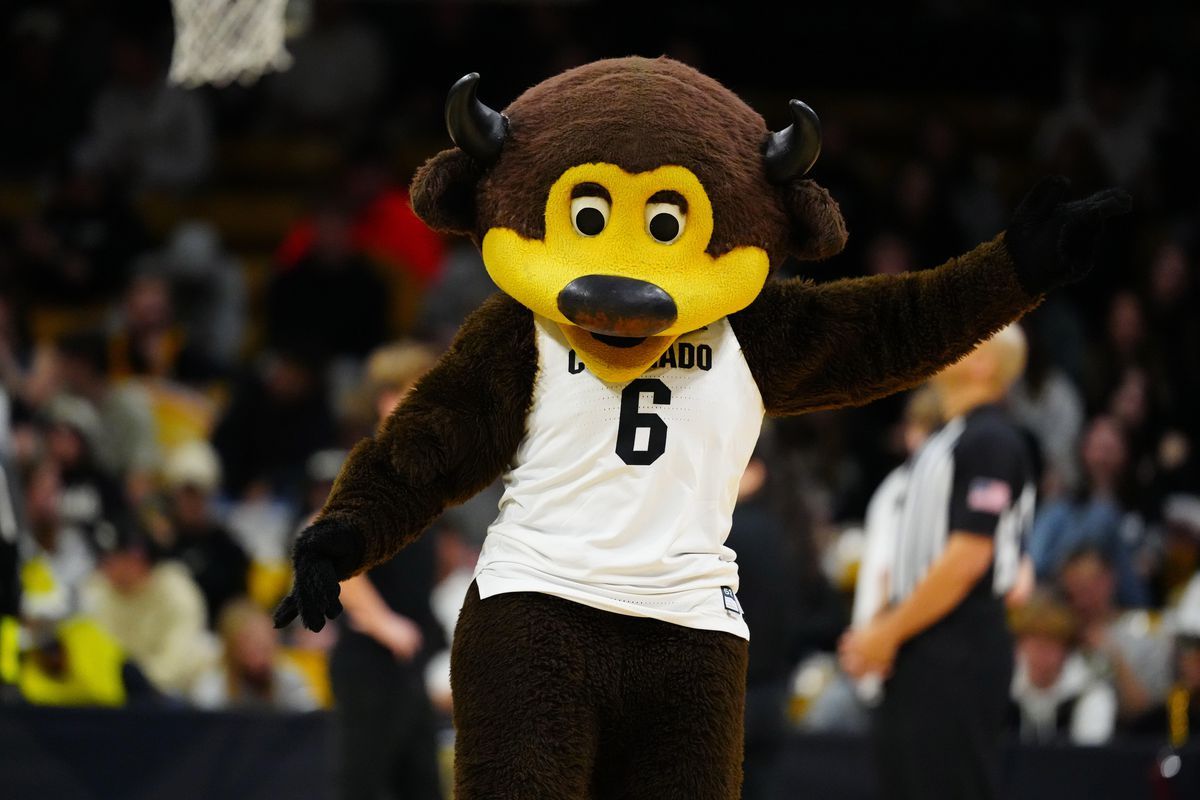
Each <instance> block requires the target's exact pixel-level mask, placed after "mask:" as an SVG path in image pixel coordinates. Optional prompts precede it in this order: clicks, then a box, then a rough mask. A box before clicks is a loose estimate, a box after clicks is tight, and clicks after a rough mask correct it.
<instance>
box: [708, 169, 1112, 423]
mask: <svg viewBox="0 0 1200 800" xmlns="http://www.w3.org/2000/svg"><path fill="white" fill-rule="evenodd" d="M1069 189H1070V184H1069V183H1068V181H1067V180H1066V179H1065V178H1057V177H1051V178H1046V179H1044V180H1042V181H1041V182H1040V183H1038V185H1037V186H1035V187H1034V188H1033V189H1032V190H1031V191H1030V192H1029V194H1027V195H1026V196H1025V198H1024V199H1023V200H1022V201H1021V203H1020V205H1018V207H1017V210H1016V212H1015V213H1014V214H1013V219H1012V222H1011V223H1010V224H1009V226H1008V230H1007V231H1005V232H1004V233H1003V234H1001V235H999V236H997V237H996V238H995V239H993V240H992V241H990V242H986V243H984V244H982V245H980V246H979V247H976V248H975V249H974V250H972V251H971V252H969V253H967V254H965V255H962V256H959V257H957V258H952V259H950V260H949V261H948V262H946V263H945V264H943V265H942V266H940V267H937V268H936V269H931V270H924V271H921V272H911V273H907V274H904V275H894V276H883V275H880V276H874V277H869V278H857V279H852V280H843V281H834V282H831V283H827V284H824V285H814V284H812V283H809V282H806V281H798V280H790V281H778V282H775V283H769V284H767V286H766V287H764V289H763V291H762V293H761V294H760V295H759V296H758V298H756V299H755V301H754V302H753V303H751V304H750V305H749V306H748V307H747V308H746V309H744V310H742V311H740V312H738V313H737V314H734V315H733V316H732V317H730V321H731V322H732V324H733V326H734V331H735V332H736V333H737V336H738V341H739V342H740V343H741V345H742V350H743V352H744V353H745V356H746V361H747V362H748V363H749V365H750V371H751V372H752V373H753V375H754V378H755V380H756V381H757V382H758V385H759V389H760V390H761V392H762V396H763V404H764V405H765V406H766V409H767V413H769V414H776V415H783V414H802V413H804V412H806V411H816V410H818V409H823V408H837V407H839V406H855V405H862V404H863V403H868V402H870V401H872V400H875V399H878V398H880V397H884V396H886V395H888V394H891V393H893V392H897V391H900V390H902V389H907V388H909V387H911V386H914V385H916V384H918V383H920V382H921V381H923V380H925V379H926V378H928V377H929V376H931V375H933V374H934V373H936V372H937V371H939V370H940V369H941V368H942V367H944V366H946V365H947V364H950V363H953V362H954V361H956V360H958V359H959V358H962V357H963V356H964V355H966V354H967V353H969V352H970V351H971V350H972V349H973V348H974V347H975V345H976V344H977V343H979V342H980V341H982V340H983V339H986V338H987V337H988V336H990V335H992V334H993V333H995V332H996V331H997V330H999V329H1000V328H1002V327H1004V326H1005V325H1007V324H1008V323H1010V322H1012V321H1013V320H1015V319H1018V318H1020V317H1021V316H1022V315H1023V314H1025V312H1027V311H1029V310H1030V309H1032V308H1033V307H1034V306H1036V305H1037V304H1038V303H1039V302H1041V298H1042V297H1043V296H1044V295H1045V293H1046V292H1047V291H1050V290H1051V289H1054V288H1055V287H1057V286H1062V285H1064V284H1067V283H1071V282H1074V281H1077V280H1080V279H1081V278H1083V277H1084V275H1086V274H1087V272H1088V270H1089V269H1090V268H1091V266H1092V262H1093V261H1094V258H1095V251H1096V244H1097V241H1098V237H1099V235H1100V232H1101V229H1102V227H1103V224H1104V222H1105V220H1107V219H1108V218H1110V217H1113V216H1117V215H1120V214H1124V213H1126V212H1128V211H1129V208H1130V204H1131V200H1130V197H1129V195H1128V194H1127V193H1126V192H1124V191H1123V190H1121V189H1109V190H1106V191H1102V192H1097V193H1095V194H1093V195H1091V196H1090V197H1086V198H1083V199H1081V200H1075V201H1068V200H1067V192H1068V190H1069Z"/></svg>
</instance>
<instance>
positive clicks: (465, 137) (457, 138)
mask: <svg viewBox="0 0 1200 800" xmlns="http://www.w3.org/2000/svg"><path fill="white" fill-rule="evenodd" d="M478 85H479V73H478V72H472V73H471V74H470V75H464V76H462V77H461V78H459V79H458V82H456V83H455V84H454V85H453V86H451V87H450V94H448V95H447V96H446V129H447V130H449V131H450V138H451V139H453V140H454V143H455V144H456V145H458V146H459V147H460V148H462V149H463V151H464V152H466V154H467V155H469V156H470V157H471V158H473V159H475V160H476V161H478V162H480V163H482V164H490V163H491V162H493V161H495V160H496V157H497V156H499V155H500V148H501V147H503V146H504V140H505V139H506V138H507V137H508V117H506V116H504V115H503V114H501V113H500V112H499V111H496V110H495V109H492V108H488V107H487V106H485V105H484V104H483V103H481V102H479V98H477V97H476V96H475V90H476V87H477V86H478Z"/></svg>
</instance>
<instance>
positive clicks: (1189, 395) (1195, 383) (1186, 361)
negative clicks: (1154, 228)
mask: <svg viewBox="0 0 1200 800" xmlns="http://www.w3.org/2000/svg"><path fill="white" fill-rule="evenodd" d="M1194 270H1195V266H1194V259H1193V257H1192V255H1191V254H1190V253H1189V252H1188V251H1187V249H1185V248H1184V246H1183V244H1182V243H1180V242H1177V241H1167V242H1164V243H1163V244H1161V245H1160V246H1159V247H1158V249H1157V250H1156V251H1155V253H1154V256H1153V258H1152V259H1151V262H1150V275H1149V279H1148V284H1149V285H1148V288H1147V292H1146V323H1147V328H1148V329H1149V334H1150V338H1151V341H1152V342H1153V347H1154V349H1155V350H1156V351H1157V352H1159V353H1162V358H1163V362H1164V364H1165V369H1164V377H1165V378H1166V380H1167V383H1168V385H1169V394H1170V399H1171V410H1172V412H1173V416H1174V417H1175V420H1173V421H1175V422H1176V423H1177V424H1180V425H1182V426H1184V427H1185V430H1188V432H1189V433H1190V434H1191V436H1192V437H1193V439H1196V438H1197V437H1200V419H1196V418H1195V417H1196V415H1195V414H1192V413H1188V412H1189V411H1190V410H1194V409H1196V408H1197V407H1200V317H1198V316H1197V315H1196V313H1195V310H1196V308H1197V307H1198V306H1200V297H1198V294H1200V280H1197V279H1196V278H1195V277H1193V276H1194V274H1195V273H1194Z"/></svg>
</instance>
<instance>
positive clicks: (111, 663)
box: [20, 616, 160, 707]
mask: <svg viewBox="0 0 1200 800" xmlns="http://www.w3.org/2000/svg"><path fill="white" fill-rule="evenodd" d="M28 628H29V643H30V644H29V648H28V649H27V651H26V652H25V656H24V664H23V665H22V669H21V678H20V688H21V697H22V698H24V700H25V701H26V702H27V703H32V704H34V705H40V706H113V707H128V706H139V705H153V704H155V703H157V702H158V701H159V700H160V695H159V693H158V692H157V691H156V690H155V689H154V687H153V686H152V685H151V684H150V682H149V681H148V680H146V676H145V675H143V674H142V671H141V670H140V669H138V667H137V665H136V664H134V663H133V662H132V661H130V660H129V658H128V657H127V656H126V654H125V652H124V651H123V650H122V649H121V646H120V645H119V644H118V643H117V641H116V640H115V639H114V638H113V637H112V636H111V635H110V634H109V633H108V632H106V631H105V630H104V629H103V628H102V627H101V626H100V625H98V624H97V623H96V622H95V621H94V620H91V619H89V618H87V617H85V616H73V617H69V618H66V619H62V620H55V619H50V618H41V617H39V618H35V619H32V620H30V621H29V624H28Z"/></svg>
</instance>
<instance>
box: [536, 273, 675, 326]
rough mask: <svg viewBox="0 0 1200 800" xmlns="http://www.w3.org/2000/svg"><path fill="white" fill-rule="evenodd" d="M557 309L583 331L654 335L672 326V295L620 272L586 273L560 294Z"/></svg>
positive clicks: (673, 312)
mask: <svg viewBox="0 0 1200 800" xmlns="http://www.w3.org/2000/svg"><path fill="white" fill-rule="evenodd" d="M558 310H559V311H561V312H562V313H563V316H564V317H566V318H567V319H569V320H571V322H573V323H575V324H576V325H578V326H579V327H581V328H583V329H584V330H588V331H591V332H592V333H601V334H606V335H608V336H628V337H637V336H653V335H655V334H656V333H658V332H660V331H664V330H666V329H667V328H669V327H671V325H672V324H674V322H675V317H676V315H677V313H678V312H677V310H676V308H675V301H674V300H672V299H671V295H669V294H667V293H666V292H664V291H663V290H662V289H660V288H658V287H657V286H655V285H654V284H653V283H647V282H646V281H639V280H637V279H636V278H622V277H619V276H617V275H584V276H583V277H582V278H576V279H575V280H573V281H571V282H570V283H568V284H567V285H566V286H565V287H564V288H563V290H562V291H561V292H559V293H558Z"/></svg>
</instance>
